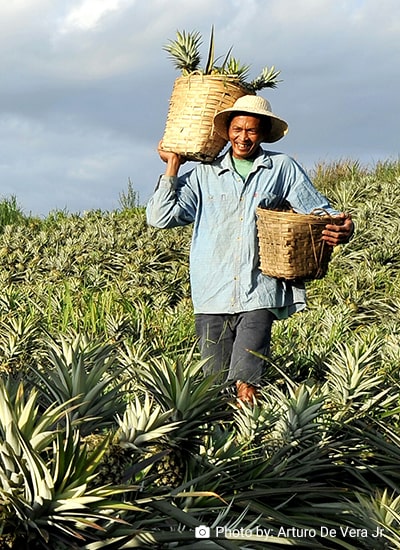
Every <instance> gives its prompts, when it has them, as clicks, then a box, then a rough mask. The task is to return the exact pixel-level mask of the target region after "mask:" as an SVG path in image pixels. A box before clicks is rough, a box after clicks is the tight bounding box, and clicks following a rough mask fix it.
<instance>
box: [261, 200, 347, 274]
mask: <svg viewBox="0 0 400 550" xmlns="http://www.w3.org/2000/svg"><path fill="white" fill-rule="evenodd" d="M328 223H329V224H338V225H340V224H342V223H343V220H342V219H341V218H335V217H332V216H330V215H329V214H327V213H325V211H319V214H317V213H311V214H297V213H295V212H292V211H284V212H281V211H276V210H267V209H264V208H258V209H257V230H258V241H259V251H260V269H261V271H262V273H263V274H264V275H268V276H270V277H275V278H278V279H287V280H295V279H303V280H311V279H321V278H322V277H324V276H325V275H326V273H327V270H328V265H329V262H330V259H331V255H332V247H331V246H329V245H328V244H327V243H326V242H325V241H323V240H322V231H323V229H324V227H325V225H326V224H328Z"/></svg>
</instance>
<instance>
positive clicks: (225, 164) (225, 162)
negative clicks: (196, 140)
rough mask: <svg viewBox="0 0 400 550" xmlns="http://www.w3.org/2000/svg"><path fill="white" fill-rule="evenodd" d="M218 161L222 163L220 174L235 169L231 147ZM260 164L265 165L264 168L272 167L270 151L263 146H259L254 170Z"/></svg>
mask: <svg viewBox="0 0 400 550" xmlns="http://www.w3.org/2000/svg"><path fill="white" fill-rule="evenodd" d="M217 162H218V163H219V165H220V168H219V171H218V175H221V174H223V173H224V172H227V171H231V172H234V170H235V169H234V166H233V163H232V158H231V149H230V148H229V149H228V151H227V152H226V153H225V154H224V155H222V156H221V157H220V158H219V159H217ZM259 166H263V167H264V168H267V169H270V168H272V159H271V156H270V154H269V153H268V151H265V150H264V149H263V148H262V147H260V148H259V150H258V154H257V156H256V157H255V159H254V165H253V168H252V171H254V170H255V169H257V168H258V167H259Z"/></svg>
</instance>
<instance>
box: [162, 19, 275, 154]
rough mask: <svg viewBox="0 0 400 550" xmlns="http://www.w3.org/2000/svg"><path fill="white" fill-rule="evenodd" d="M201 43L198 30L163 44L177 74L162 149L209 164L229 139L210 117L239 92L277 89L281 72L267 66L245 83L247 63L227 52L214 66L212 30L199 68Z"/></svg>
mask: <svg viewBox="0 0 400 550" xmlns="http://www.w3.org/2000/svg"><path fill="white" fill-rule="evenodd" d="M201 43H202V37H201V35H200V33H198V32H188V33H187V32H185V31H183V32H179V31H178V32H177V37H176V39H175V40H170V42H169V43H168V44H167V45H166V46H164V50H166V51H167V52H168V53H169V56H170V58H171V59H172V61H173V63H174V65H175V67H176V68H177V69H179V70H180V71H181V76H180V77H178V78H177V79H176V80H175V82H174V86H173V90H172V93H171V98H170V102H169V109H168V114H167V121H166V125H165V131H164V136H163V139H162V148H163V149H164V150H165V151H173V152H175V153H178V154H180V155H182V156H184V157H185V158H186V159H188V160H194V161H201V162H211V161H212V160H214V159H215V158H216V157H217V156H218V154H219V153H220V152H221V151H222V149H223V148H224V146H225V145H226V143H227V142H226V140H225V139H224V138H222V137H221V136H220V135H218V134H217V132H216V131H215V129H214V125H213V119H214V116H215V115H216V114H217V113H219V112H220V111H222V110H223V109H228V108H229V107H232V105H233V104H234V103H235V101H236V100H237V99H239V97H242V96H243V95H246V94H256V92H257V91H258V90H261V89H262V88H276V86H277V82H278V80H277V77H278V75H279V74H280V71H277V70H275V68H274V67H271V68H268V67H265V68H264V69H263V70H262V72H261V73H260V75H259V76H258V77H257V78H255V79H254V80H252V81H251V82H247V77H248V74H249V70H250V67H249V66H248V65H242V64H241V63H240V62H239V61H238V60H237V59H235V58H234V57H232V56H231V55H230V52H231V50H229V52H228V54H227V55H226V57H225V59H224V61H223V63H222V65H221V66H217V65H216V62H215V60H214V32H213V29H212V30H211V37H210V45H209V51H208V58H207V62H206V65H205V67H204V68H203V69H202V68H200V62H201V56H200V53H199V48H200V45H201Z"/></svg>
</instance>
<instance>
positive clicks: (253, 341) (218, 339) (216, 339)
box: [195, 309, 275, 385]
mask: <svg viewBox="0 0 400 550" xmlns="http://www.w3.org/2000/svg"><path fill="white" fill-rule="evenodd" d="M274 319H275V315H274V314H273V313H271V311H269V310H268V309H257V310H254V311H245V312H242V313H235V314H221V315H219V314H203V313H202V314H197V315H196V316H195V325H196V332H197V336H198V337H199V346H200V352H201V357H202V359H207V362H206V364H205V367H204V371H205V373H206V374H217V373H221V374H222V373H224V374H226V380H227V381H232V382H233V381H236V380H242V381H243V382H248V383H250V384H255V385H257V384H259V383H260V382H261V378H262V375H263V373H264V368H265V361H264V360H263V359H262V358H260V357H257V356H255V355H253V354H252V353H250V352H251V351H254V352H256V353H259V354H261V355H263V356H265V357H267V356H268V355H269V351H270V341H271V328H272V323H273V321H274Z"/></svg>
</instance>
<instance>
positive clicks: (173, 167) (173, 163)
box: [158, 140, 186, 176]
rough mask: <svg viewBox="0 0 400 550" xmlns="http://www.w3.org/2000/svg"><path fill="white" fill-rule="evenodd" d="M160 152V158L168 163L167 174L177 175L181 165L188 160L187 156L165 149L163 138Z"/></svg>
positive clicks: (159, 145) (159, 146) (159, 147)
mask: <svg viewBox="0 0 400 550" xmlns="http://www.w3.org/2000/svg"><path fill="white" fill-rule="evenodd" d="M158 154H159V155H160V159H161V160H162V161H163V162H165V163H166V164H167V168H166V170H165V175H166V176H177V175H178V172H179V168H180V166H181V165H182V164H184V163H185V162H186V159H185V157H182V156H181V155H178V154H177V153H174V152H172V151H164V149H163V148H162V140H161V141H160V142H159V144H158Z"/></svg>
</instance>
